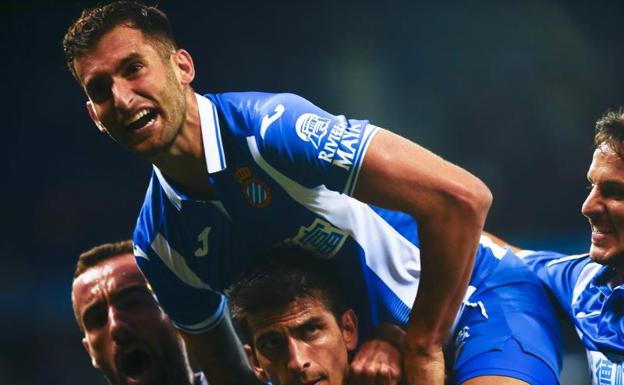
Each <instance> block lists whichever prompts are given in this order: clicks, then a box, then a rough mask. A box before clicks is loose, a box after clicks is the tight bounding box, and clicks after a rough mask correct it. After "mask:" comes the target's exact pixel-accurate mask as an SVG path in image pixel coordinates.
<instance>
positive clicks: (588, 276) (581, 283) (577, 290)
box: [570, 263, 602, 308]
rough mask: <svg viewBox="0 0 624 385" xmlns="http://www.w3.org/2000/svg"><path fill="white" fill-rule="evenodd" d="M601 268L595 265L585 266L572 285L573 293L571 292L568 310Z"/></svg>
mask: <svg viewBox="0 0 624 385" xmlns="http://www.w3.org/2000/svg"><path fill="white" fill-rule="evenodd" d="M601 268H602V265H599V264H597V263H588V264H587V265H585V267H584V268H583V270H582V271H581V274H579V276H578V279H577V280H576V283H575V284H574V291H573V292H572V301H571V302H570V308H572V306H573V305H574V303H576V301H577V300H578V297H579V296H580V295H581V293H582V292H583V290H585V288H586V287H587V285H589V282H590V281H591V280H592V278H594V276H595V275H596V273H598V270H600V269H601Z"/></svg>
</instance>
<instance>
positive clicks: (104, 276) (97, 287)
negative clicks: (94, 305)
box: [72, 254, 147, 308]
mask: <svg viewBox="0 0 624 385" xmlns="http://www.w3.org/2000/svg"><path fill="white" fill-rule="evenodd" d="M135 285H147V282H146V280H145V277H143V274H142V273H141V271H140V270H139V268H138V267H137V265H136V262H135V260H134V256H133V255H132V254H123V255H120V256H117V257H113V258H111V259H108V260H105V261H102V262H100V263H98V264H97V265H95V266H93V267H90V268H89V269H87V270H86V271H85V272H84V273H82V274H81V275H80V276H78V277H77V278H76V280H75V281H74V284H73V287H72V292H73V296H74V301H75V303H76V307H77V308H80V307H81V306H83V305H84V304H87V303H90V302H92V301H95V300H96V299H97V298H98V297H100V296H103V295H111V294H114V293H115V292H117V291H120V290H122V289H124V288H126V287H129V286H135Z"/></svg>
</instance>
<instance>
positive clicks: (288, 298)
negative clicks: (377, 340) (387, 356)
mask: <svg viewBox="0 0 624 385" xmlns="http://www.w3.org/2000/svg"><path fill="white" fill-rule="evenodd" d="M333 269H334V268H333V266H332V265H331V264H330V263H329V262H328V261H325V260H321V259H318V258H317V257H314V256H312V255H310V254H308V253H307V252H305V251H304V250H300V249H297V248H291V247H280V248H278V249H275V250H273V251H272V252H271V253H270V254H269V258H267V259H266V260H263V263H261V264H258V265H257V266H256V267H255V268H253V269H251V270H250V271H248V272H247V273H245V274H244V275H243V276H242V277H241V278H240V279H239V280H238V281H237V282H236V283H235V284H233V285H232V287H231V290H230V310H231V314H232V319H233V321H234V323H235V325H236V327H237V329H238V330H239V332H240V334H241V337H242V339H243V340H244V342H245V351H246V352H247V356H248V357H249V360H250V362H251V364H252V367H253V369H254V373H255V374H256V376H257V377H258V379H260V380H261V381H270V382H271V383H272V384H274V385H283V384H291V383H312V382H315V381H318V380H324V381H326V383H327V384H329V385H343V384H344V383H345V381H346V378H347V374H348V371H349V353H350V352H351V351H353V350H354V349H355V348H356V345H357V317H356V315H355V312H354V311H353V310H352V309H350V308H349V307H348V306H347V303H346V301H345V298H344V289H343V288H342V285H341V284H340V280H339V279H338V278H337V277H336V276H335V275H334V274H333Z"/></svg>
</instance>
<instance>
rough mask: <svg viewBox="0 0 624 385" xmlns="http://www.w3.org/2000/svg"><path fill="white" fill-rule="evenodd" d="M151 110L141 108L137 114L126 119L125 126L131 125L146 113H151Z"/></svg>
mask: <svg viewBox="0 0 624 385" xmlns="http://www.w3.org/2000/svg"><path fill="white" fill-rule="evenodd" d="M149 112H150V110H149V109H148V108H146V109H143V110H140V111H139V112H137V113H136V114H134V115H132V116H131V117H130V118H128V119H126V120H125V121H124V122H123V124H124V125H125V126H129V125H131V124H132V123H134V122H136V121H137V120H139V119H141V118H142V117H144V116H145V115H147V114H149Z"/></svg>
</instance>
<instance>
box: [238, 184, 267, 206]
mask: <svg viewBox="0 0 624 385" xmlns="http://www.w3.org/2000/svg"><path fill="white" fill-rule="evenodd" d="M243 193H244V194H245V198H246V199H247V203H249V204H250V205H252V206H253V207H256V208H259V209H262V208H265V207H267V206H268V205H269V203H271V190H269V186H267V184H266V183H265V182H263V181H261V180H259V179H250V180H248V181H247V182H245V183H244V184H243Z"/></svg>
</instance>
